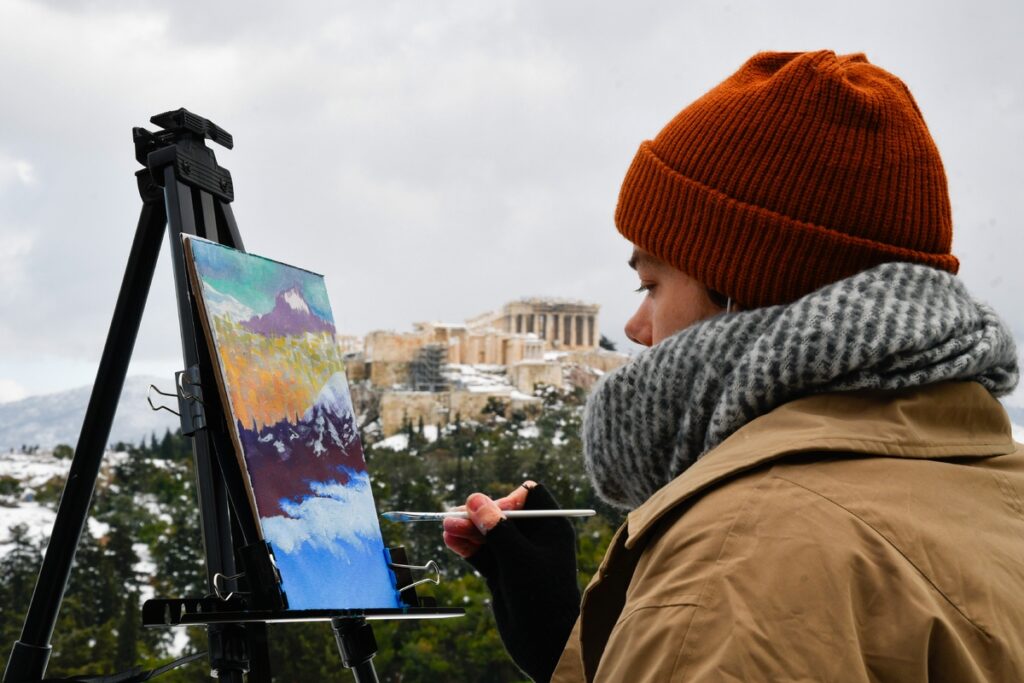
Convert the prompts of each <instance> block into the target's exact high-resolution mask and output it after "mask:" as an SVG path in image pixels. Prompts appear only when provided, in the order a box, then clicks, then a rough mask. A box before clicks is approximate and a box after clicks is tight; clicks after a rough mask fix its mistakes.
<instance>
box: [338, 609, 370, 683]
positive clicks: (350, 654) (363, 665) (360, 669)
mask: <svg viewBox="0 0 1024 683" xmlns="http://www.w3.org/2000/svg"><path fill="white" fill-rule="evenodd" d="M331 629H332V630H333V631H334V639H335V641H337V643H338V652H339V653H341V663H342V664H343V665H344V666H345V668H346V669H351V670H352V675H353V676H355V679H356V683H378V680H379V679H378V678H377V671H376V670H375V669H374V668H373V658H374V657H375V656H376V654H377V639H376V638H374V637H373V628H372V627H371V626H370V624H369V623H367V621H366V619H361V618H358V619H331Z"/></svg>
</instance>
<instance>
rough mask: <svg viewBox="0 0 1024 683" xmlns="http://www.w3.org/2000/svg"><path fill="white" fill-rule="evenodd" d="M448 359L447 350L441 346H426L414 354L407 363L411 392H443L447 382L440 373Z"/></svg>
mask: <svg viewBox="0 0 1024 683" xmlns="http://www.w3.org/2000/svg"><path fill="white" fill-rule="evenodd" d="M447 359H448V350H447V349H446V348H445V347H444V346H443V345H442V344H427V345H426V346H423V347H421V348H420V349H419V350H418V351H417V352H416V357H415V358H413V360H412V362H411V363H409V381H410V382H411V384H412V389H413V391H434V392H437V391H444V390H445V389H447V388H448V380H446V379H445V377H444V375H442V374H441V371H442V370H443V369H444V366H445V363H446V361H447Z"/></svg>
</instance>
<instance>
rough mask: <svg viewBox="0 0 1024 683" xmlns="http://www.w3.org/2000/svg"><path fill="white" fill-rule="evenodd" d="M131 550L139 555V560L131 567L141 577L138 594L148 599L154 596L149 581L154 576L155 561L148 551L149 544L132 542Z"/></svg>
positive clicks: (154, 593) (154, 592)
mask: <svg viewBox="0 0 1024 683" xmlns="http://www.w3.org/2000/svg"><path fill="white" fill-rule="evenodd" d="M132 550H134V551H135V554H136V555H137V556H138V557H139V561H138V562H136V563H135V566H134V567H133V569H134V570H135V573H136V574H138V575H139V576H141V577H142V587H141V590H140V594H141V595H142V599H143V600H149V599H151V598H154V597H156V591H155V590H154V589H153V585H152V584H151V583H150V582H151V581H152V580H153V578H154V577H155V576H156V562H154V561H153V554H152V553H151V552H149V544H147V543H132Z"/></svg>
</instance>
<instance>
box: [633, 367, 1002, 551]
mask: <svg viewBox="0 0 1024 683" xmlns="http://www.w3.org/2000/svg"><path fill="white" fill-rule="evenodd" d="M1014 450H1016V446H1015V444H1014V442H1013V437H1012V436H1011V428H1010V420H1009V418H1008V417H1007V415H1006V411H1005V410H1004V409H1003V407H1002V405H1001V404H1000V403H999V401H997V400H996V399H995V398H993V396H992V395H991V394H990V393H989V392H988V390H986V389H985V388H984V387H983V386H981V385H980V384H978V383H977V382H945V383H942V384H933V385H930V386H925V387H918V388H914V389H906V390H902V391H896V392H893V391H856V392H846V393H836V394H819V395H814V396H808V397H806V398H801V399H798V400H796V401H792V402H790V403H786V404H784V405H782V406H780V407H778V408H776V409H775V410H773V411H771V412H770V413H767V414H765V415H762V416H761V417H759V418H757V419H755V420H753V421H751V422H749V423H747V424H746V425H744V426H743V427H742V428H740V429H739V430H737V431H736V432H735V433H734V434H732V435H731V436H730V437H729V438H727V439H726V440H725V441H723V442H722V443H721V444H719V445H718V446H717V447H715V448H714V449H712V450H711V451H709V452H708V453H707V454H705V455H704V456H703V457H702V458H701V459H700V460H698V461H697V462H696V463H694V464H693V465H692V466H691V467H690V468H689V469H687V470H686V471H685V472H683V474H681V475H679V476H678V477H676V478H675V479H673V480H672V481H671V482H669V483H668V484H666V485H665V486H664V487H662V488H661V489H659V490H658V491H657V492H656V493H655V494H654V495H653V496H651V497H650V498H648V499H647V501H646V502H645V503H644V504H643V505H641V506H640V507H638V508H636V509H635V510H633V511H632V512H630V513H629V517H628V520H627V529H628V539H627V540H626V547H633V545H634V544H635V543H636V542H637V541H638V540H639V539H640V538H641V537H642V536H643V535H644V534H645V533H646V532H647V531H648V530H649V529H650V528H651V527H652V526H653V525H654V524H655V522H657V521H658V520H659V519H660V518H661V517H662V515H664V514H665V513H666V512H668V511H669V510H671V509H673V508H675V507H676V506H678V505H679V504H681V503H683V502H684V501H686V500H687V499H689V498H692V497H693V496H695V495H697V494H699V493H701V492H702V491H704V490H706V489H708V488H710V487H711V486H714V485H715V484H717V483H718V482H720V481H722V480H724V479H726V478H729V477H733V476H735V475H737V474H740V473H742V472H744V471H747V470H750V469H753V468H755V467H760V466H762V465H764V464H766V463H769V462H772V461H773V460H778V459H780V458H783V457H785V456H789V455H793V454H796V453H808V452H840V453H862V454H870V455H875V456H882V457H894V458H922V459H938V458H945V457H951V456H956V457H961V458H963V457H968V458H981V457H988V456H993V455H1005V454H1007V453H1012V452H1013V451H1014Z"/></svg>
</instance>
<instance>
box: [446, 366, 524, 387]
mask: <svg viewBox="0 0 1024 683" xmlns="http://www.w3.org/2000/svg"><path fill="white" fill-rule="evenodd" d="M442 374H443V375H444V377H445V379H447V380H448V381H449V382H451V384H452V386H453V387H454V388H456V389H465V390H466V391H471V392H487V391H494V390H495V389H508V390H509V391H511V390H512V385H511V384H509V381H508V377H507V376H506V375H505V366H504V365H460V364H457V363H452V364H449V365H447V366H445V369H444V371H443V372H442Z"/></svg>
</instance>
